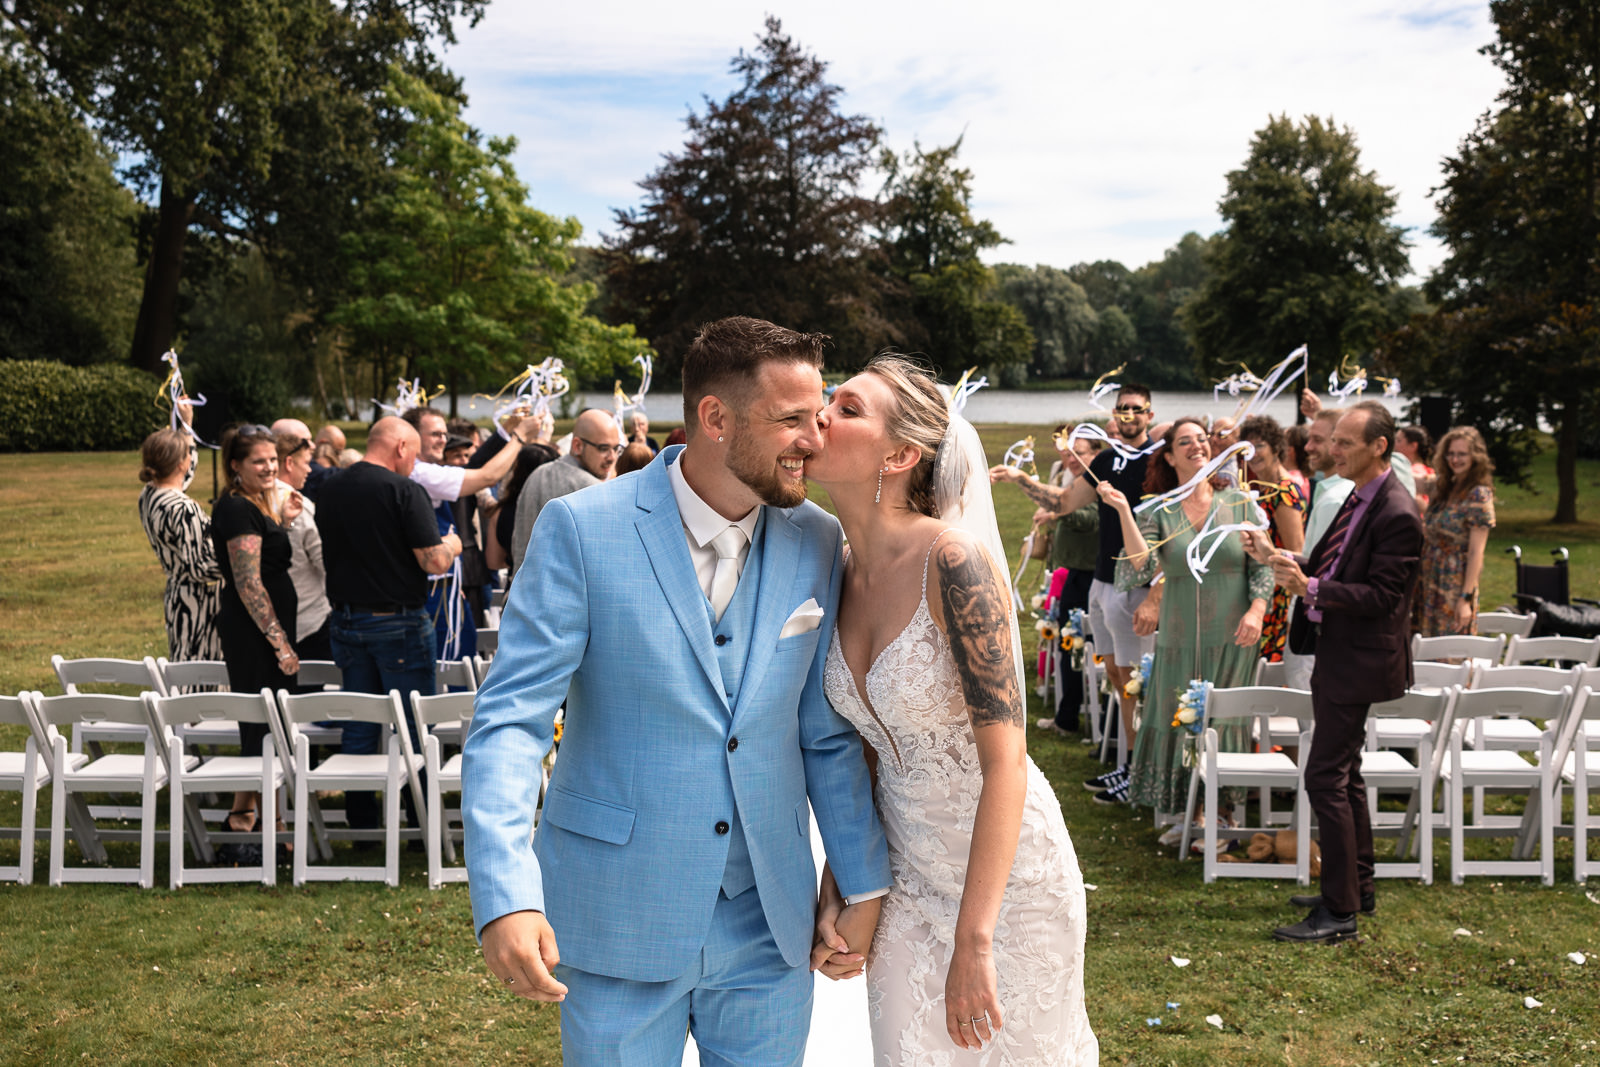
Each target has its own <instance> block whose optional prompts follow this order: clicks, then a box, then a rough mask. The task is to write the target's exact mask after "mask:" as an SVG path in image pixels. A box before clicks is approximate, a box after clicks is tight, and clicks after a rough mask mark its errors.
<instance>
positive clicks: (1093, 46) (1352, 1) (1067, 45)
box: [446, 0, 1501, 274]
mask: <svg viewBox="0 0 1600 1067" xmlns="http://www.w3.org/2000/svg"><path fill="white" fill-rule="evenodd" d="M768 13H771V14H774V15H776V16H778V17H779V18H781V19H782V20H783V24H784V29H785V30H786V31H787V32H788V33H790V34H792V35H793V36H794V37H795V39H796V40H797V41H798V42H800V44H801V45H803V46H804V47H806V48H807V49H809V50H810V51H812V52H813V53H815V54H816V55H818V56H820V57H821V58H822V59H823V60H825V61H827V62H828V63H829V65H830V67H829V77H830V79H831V80H832V81H833V82H834V83H835V84H837V85H839V86H841V87H842V88H843V89H844V90H845V96H844V105H843V106H844V108H845V109H846V110H847V111H848V112H850V113H853V114H864V115H867V116H868V117H870V118H872V119H874V120H876V121H877V122H878V123H879V125H881V126H882V127H883V128H884V130H885V131H886V135H887V139H888V143H889V145H890V146H891V147H893V148H895V149H896V150H901V151H903V150H905V149H908V148H910V147H911V145H912V142H913V141H920V142H921V143H922V144H923V145H924V146H929V147H931V146H935V145H943V144H947V143H949V142H951V141H953V140H954V139H955V138H956V137H959V136H963V135H964V136H965V138H966V140H965V142H964V144H963V148H962V161H963V163H964V164H965V165H966V166H968V167H969V168H970V169H971V170H972V171H973V172H974V179H975V181H974V208H975V211H976V213H977V214H978V216H979V217H981V218H988V219H990V220H992V221H993V222H994V223H995V224H996V225H997V226H998V227H999V229H1000V232H1001V233H1003V234H1005V235H1006V236H1007V237H1009V238H1010V239H1011V242H1012V243H1011V244H1010V245H1007V246H1004V247H1002V248H1001V249H999V250H997V251H996V252H995V253H994V254H993V255H991V256H990V257H989V258H990V259H991V260H992V261H997V262H999V261H1008V262H1020V263H1047V264H1051V265H1054V266H1060V267H1066V266H1070V265H1071V264H1073V263H1077V262H1080V261H1085V260H1095V259H1117V260H1121V261H1122V262H1124V263H1126V264H1128V265H1129V266H1138V265H1140V264H1143V263H1145V262H1147V261H1148V260H1151V259H1154V258H1157V257H1159V256H1160V255H1161V253H1162V251H1163V250H1164V249H1166V248H1168V247H1169V246H1171V245H1172V244H1173V243H1174V242H1176V241H1177V239H1178V238H1179V237H1181V236H1182V235H1183V234H1184V233H1185V232H1186V231H1189V230H1196V231H1198V232H1200V233H1203V234H1209V233H1211V232H1214V231H1215V230H1216V229H1218V228H1219V227H1220V225H1221V222H1220V219H1219V217H1218V215H1217V211H1216V205H1217V201H1218V199H1219V198H1220V197H1221V195H1222V194H1223V192H1224V189H1225V175H1226V174H1227V172H1228V171H1229V170H1231V169H1233V168H1236V167H1237V166H1239V164H1240V163H1242V162H1243V160H1244V157H1245V153H1246V151H1247V148H1248V145H1249V141H1250V137H1251V135H1252V133H1253V132H1254V131H1255V130H1257V129H1259V128H1260V127H1261V126H1262V125H1263V124H1264V123H1265V121H1266V118H1267V116H1268V115H1272V114H1278V113H1287V114H1289V115H1291V116H1294V117H1296V118H1299V117H1302V116H1305V115H1308V114H1317V115H1321V116H1323V117H1329V116H1331V117H1332V118H1333V119H1334V120H1335V121H1336V122H1338V123H1340V124H1341V125H1347V126H1350V127H1352V128H1353V129H1354V130H1355V132H1356V135H1357V137H1358V141H1359V144H1360V146H1361V151H1362V161H1363V163H1364V165H1365V166H1366V167H1368V168H1370V169H1372V170H1375V171H1376V172H1377V174H1378V176H1379V178H1380V179H1381V180H1382V181H1383V182H1384V183H1385V184H1387V185H1390V186H1392V187H1393V188H1394V189H1395V191H1396V193H1397V194H1398V197H1399V213H1398V216H1397V221H1398V222H1399V223H1400V224H1401V225H1404V226H1407V227H1411V228H1413V229H1412V240H1413V241H1414V243H1415V248H1414V249H1413V252H1412V266H1413V269H1414V270H1415V271H1416V272H1417V273H1419V274H1423V273H1426V272H1427V271H1428V270H1429V269H1431V268H1432V267H1433V266H1434V265H1435V264H1437V263H1438V262H1439V260H1440V259H1441V258H1442V253H1441V250H1440V249H1439V247H1438V244H1437V242H1435V241H1434V240H1433V239H1432V238H1430V237H1428V236H1427V234H1426V233H1425V232H1424V231H1425V230H1426V228H1427V226H1428V224H1429V223H1430V222H1431V221H1432V219H1433V206H1432V203H1431V201H1430V199H1429V196H1428V193H1429V190H1430V189H1432V188H1433V187H1434V186H1436V185H1437V184H1438V181H1439V176H1440V161H1441V159H1442V158H1443V157H1444V156H1445V155H1447V154H1449V153H1451V152H1453V151H1454V150H1455V147H1456V145H1457V143H1458V142H1459V140H1460V139H1461V137H1462V136H1463V135H1464V134H1466V133H1467V132H1468V131H1469V130H1470V129H1471V128H1472V124H1473V122H1474V120H1475V119H1476V117H1477V116H1478V115H1480V114H1481V113H1482V112H1483V111H1485V110H1486V109H1488V108H1489V107H1490V106H1491V105H1492V103H1493V100H1494V96H1495V93H1496V92H1497V91H1498V89H1499V87H1500V83H1501V82H1500V77H1499V74H1498V72H1497V71H1496V70H1495V69H1494V67H1493V65H1492V64H1491V63H1490V62H1489V60H1488V59H1487V58H1485V57H1483V56H1481V55H1479V54H1478V49H1479V48H1480V47H1481V46H1482V45H1484V44H1485V43H1487V42H1488V41H1490V40H1491V39H1492V38H1493V31H1492V28H1491V27H1490V24H1489V21H1488V5H1487V3H1482V2H1480V3H1472V4H1462V3H1457V2H1452V0H1418V2H1414V3H1404V2H1391V3H1378V2H1373V0H1341V2H1329V3H1324V2H1313V0H1290V2H1287V3H1286V2H1283V0H1270V2H1261V0H1229V2H1217V0H1187V2H1161V3H1156V2H1138V0H1124V2H1122V3H1117V4H1106V3H1093V4H1091V3H1085V2H1083V0H1066V2H1064V3H1063V2H1059V0H1058V2H1056V3H1053V4H1051V3H1036V4H1020V3H1014V2H1013V3H989V4H971V3H961V4H955V3H949V2H946V0H922V2H919V3H905V2H900V3H885V2H873V0H854V2H847V0H803V2H802V3H799V4H793V5H789V6H788V7H787V8H785V7H783V6H780V5H778V4H775V3H772V2H771V0H767V2H764V3H749V2H744V0H691V2H689V3H678V4H670V3H666V4H664V3H660V2H648V3H647V2H642V0H584V2H580V3H571V4H561V5H549V4H542V3H532V2H527V0H495V2H493V3H491V4H490V5H489V9H488V14H487V15H486V16H485V18H484V20H483V21H482V22H481V23H480V24H479V25H478V26H477V27H476V28H473V29H470V30H467V29H463V30H462V31H461V33H460V43H459V44H458V45H456V46H455V47H453V48H451V49H450V50H449V51H448V52H447V53H446V62H447V63H448V65H449V66H450V67H451V68H453V69H454V70H455V71H456V72H457V73H459V74H461V75H462V76H463V77H464V78H465V81H466V88H467V91H468V94H469V96H470V98H471V105H470V107H469V109H468V112H467V117H468V118H469V120H470V121H472V122H473V123H474V124H475V125H477V126H478V127H479V128H480V129H482V130H484V131H485V132H486V133H490V134H513V135H515V136H516V137H517V138H518V139H519V141H520V145H519V148H518V152H517V156H516V165H517V171H518V174H519V176H520V177H521V178H522V179H523V181H525V182H526V183H527V184H528V185H529V187H530V189H531V198H532V201H533V203H534V204H535V205H536V206H537V207H539V208H541V209H542V210H545V211H547V212H550V213H552V214H556V215H576V216H577V217H578V219H579V220H580V221H582V223H583V226H584V235H585V236H584V239H585V241H596V240H598V237H599V235H600V234H602V233H605V232H607V231H608V230H609V228H610V227H611V217H612V215H611V213H612V209H613V208H618V207H629V206H633V205H635V204H637V203H638V192H639V191H638V188H637V184H636V183H637V182H638V181H639V180H640V179H641V178H643V177H644V176H645V175H646V174H648V173H650V172H651V171H652V170H654V169H655V167H656V166H657V165H658V163H659V161H660V158H661V155H662V154H663V153H666V152H672V151H676V150H678V149H679V148H680V147H681V146H682V144H683V138H684V127H683V120H684V116H685V115H686V114H687V113H688V112H689V110H690V109H695V110H703V107H704V105H703V98H704V97H706V96H710V97H711V98H713V99H717V100H720V99H723V98H724V97H726V96H727V94H728V93H729V92H730V91H731V90H732V88H733V87H734V85H735V82H734V80H733V79H732V77H731V76H730V75H729V72H728V63H729V60H730V58H731V57H733V56H734V55H735V54H736V53H737V52H738V51H739V50H740V49H741V48H746V49H748V48H752V47H753V46H754V43H755V40H756V37H757V35H758V34H759V32H760V30H761V27H762V20H763V18H764V17H765V16H766V15H767V14H768Z"/></svg>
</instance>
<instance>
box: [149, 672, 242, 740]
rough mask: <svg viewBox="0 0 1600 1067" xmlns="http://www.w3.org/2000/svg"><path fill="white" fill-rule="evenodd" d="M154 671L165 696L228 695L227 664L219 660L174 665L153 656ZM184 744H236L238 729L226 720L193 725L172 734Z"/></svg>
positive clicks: (207, 721)
mask: <svg viewBox="0 0 1600 1067" xmlns="http://www.w3.org/2000/svg"><path fill="white" fill-rule="evenodd" d="M156 670H157V671H158V672H159V673H160V675H161V681H162V683H163V685H164V686H165V690H166V693H167V695H168V696H177V695H178V694H180V693H188V692H191V691H192V692H206V691H208V690H209V691H212V692H227V689H228V665H227V664H226V663H224V662H222V661H221V660H219V659H191V660H179V661H178V662H177V663H173V662H172V661H171V660H168V659H167V658H165V657H164V656H158V657H156ZM174 732H175V733H176V734H177V735H178V736H179V737H181V738H183V743H184V744H185V745H194V746H198V745H210V746H212V747H213V748H215V747H217V746H220V745H237V744H238V743H239V726H238V724H237V723H232V722H228V721H227V720H225V719H220V720H206V721H204V722H193V723H189V724H187V725H185V726H183V727H182V728H180V729H177V730H175V731H174Z"/></svg>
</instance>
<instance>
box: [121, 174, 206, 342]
mask: <svg viewBox="0 0 1600 1067" xmlns="http://www.w3.org/2000/svg"><path fill="white" fill-rule="evenodd" d="M193 212H194V200H193V199H192V198H190V197H185V196H179V195H178V194H177V193H175V192H173V191H172V186H171V184H170V182H169V181H168V180H167V179H166V178H163V179H162V180H161V205H160V207H159V208H158V209H157V216H156V233H155V241H154V243H153V244H152V245H151V248H150V262H149V264H148V265H147V266H146V267H145V273H144V296H143V297H142V298H141V299H140V301H139V319H138V321H137V323H136V324H135V325H134V328H133V348H132V351H131V352H130V353H129V357H128V358H129V362H131V363H132V364H133V365H134V366H135V367H138V368H139V369H141V370H147V371H158V370H159V369H160V367H161V357H162V356H163V355H165V354H166V352H167V349H169V348H171V347H172V342H173V340H174V339H175V338H176V337H177V335H178V283H179V282H181V281H182V280H183V246H184V243H185V242H186V241H187V240H188V239H189V217H190V215H191V214H192V213H193Z"/></svg>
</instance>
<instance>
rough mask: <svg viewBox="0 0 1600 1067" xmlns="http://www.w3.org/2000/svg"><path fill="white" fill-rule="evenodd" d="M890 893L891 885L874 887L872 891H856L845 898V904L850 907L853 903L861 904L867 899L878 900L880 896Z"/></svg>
mask: <svg viewBox="0 0 1600 1067" xmlns="http://www.w3.org/2000/svg"><path fill="white" fill-rule="evenodd" d="M888 895H889V887H888V886H884V887H883V888H882V889H874V890H873V891H872V892H870V893H856V894H853V895H852V896H848V897H845V898H844V906H845V907H847V908H848V907H849V906H850V905H852V904H861V903H863V902H865V901H868V900H877V899H878V898H879V897H886V896H888Z"/></svg>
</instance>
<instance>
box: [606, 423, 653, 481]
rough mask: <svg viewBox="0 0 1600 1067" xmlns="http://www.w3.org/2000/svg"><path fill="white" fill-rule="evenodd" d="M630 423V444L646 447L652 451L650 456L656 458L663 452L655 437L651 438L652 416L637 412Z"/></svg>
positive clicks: (620, 472) (622, 472) (619, 472)
mask: <svg viewBox="0 0 1600 1067" xmlns="http://www.w3.org/2000/svg"><path fill="white" fill-rule="evenodd" d="M629 421H630V423H631V425H630V426H629V429H628V444H639V445H644V446H645V447H647V448H648V449H650V455H651V457H652V458H654V457H655V454H656V453H657V452H660V451H661V446H660V445H658V444H656V439H655V438H654V437H651V436H650V416H648V415H646V414H645V413H644V412H642V411H635V412H634V413H633V417H632V419H630V420H629ZM617 473H618V474H624V473H626V472H625V471H618V472H617Z"/></svg>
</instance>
